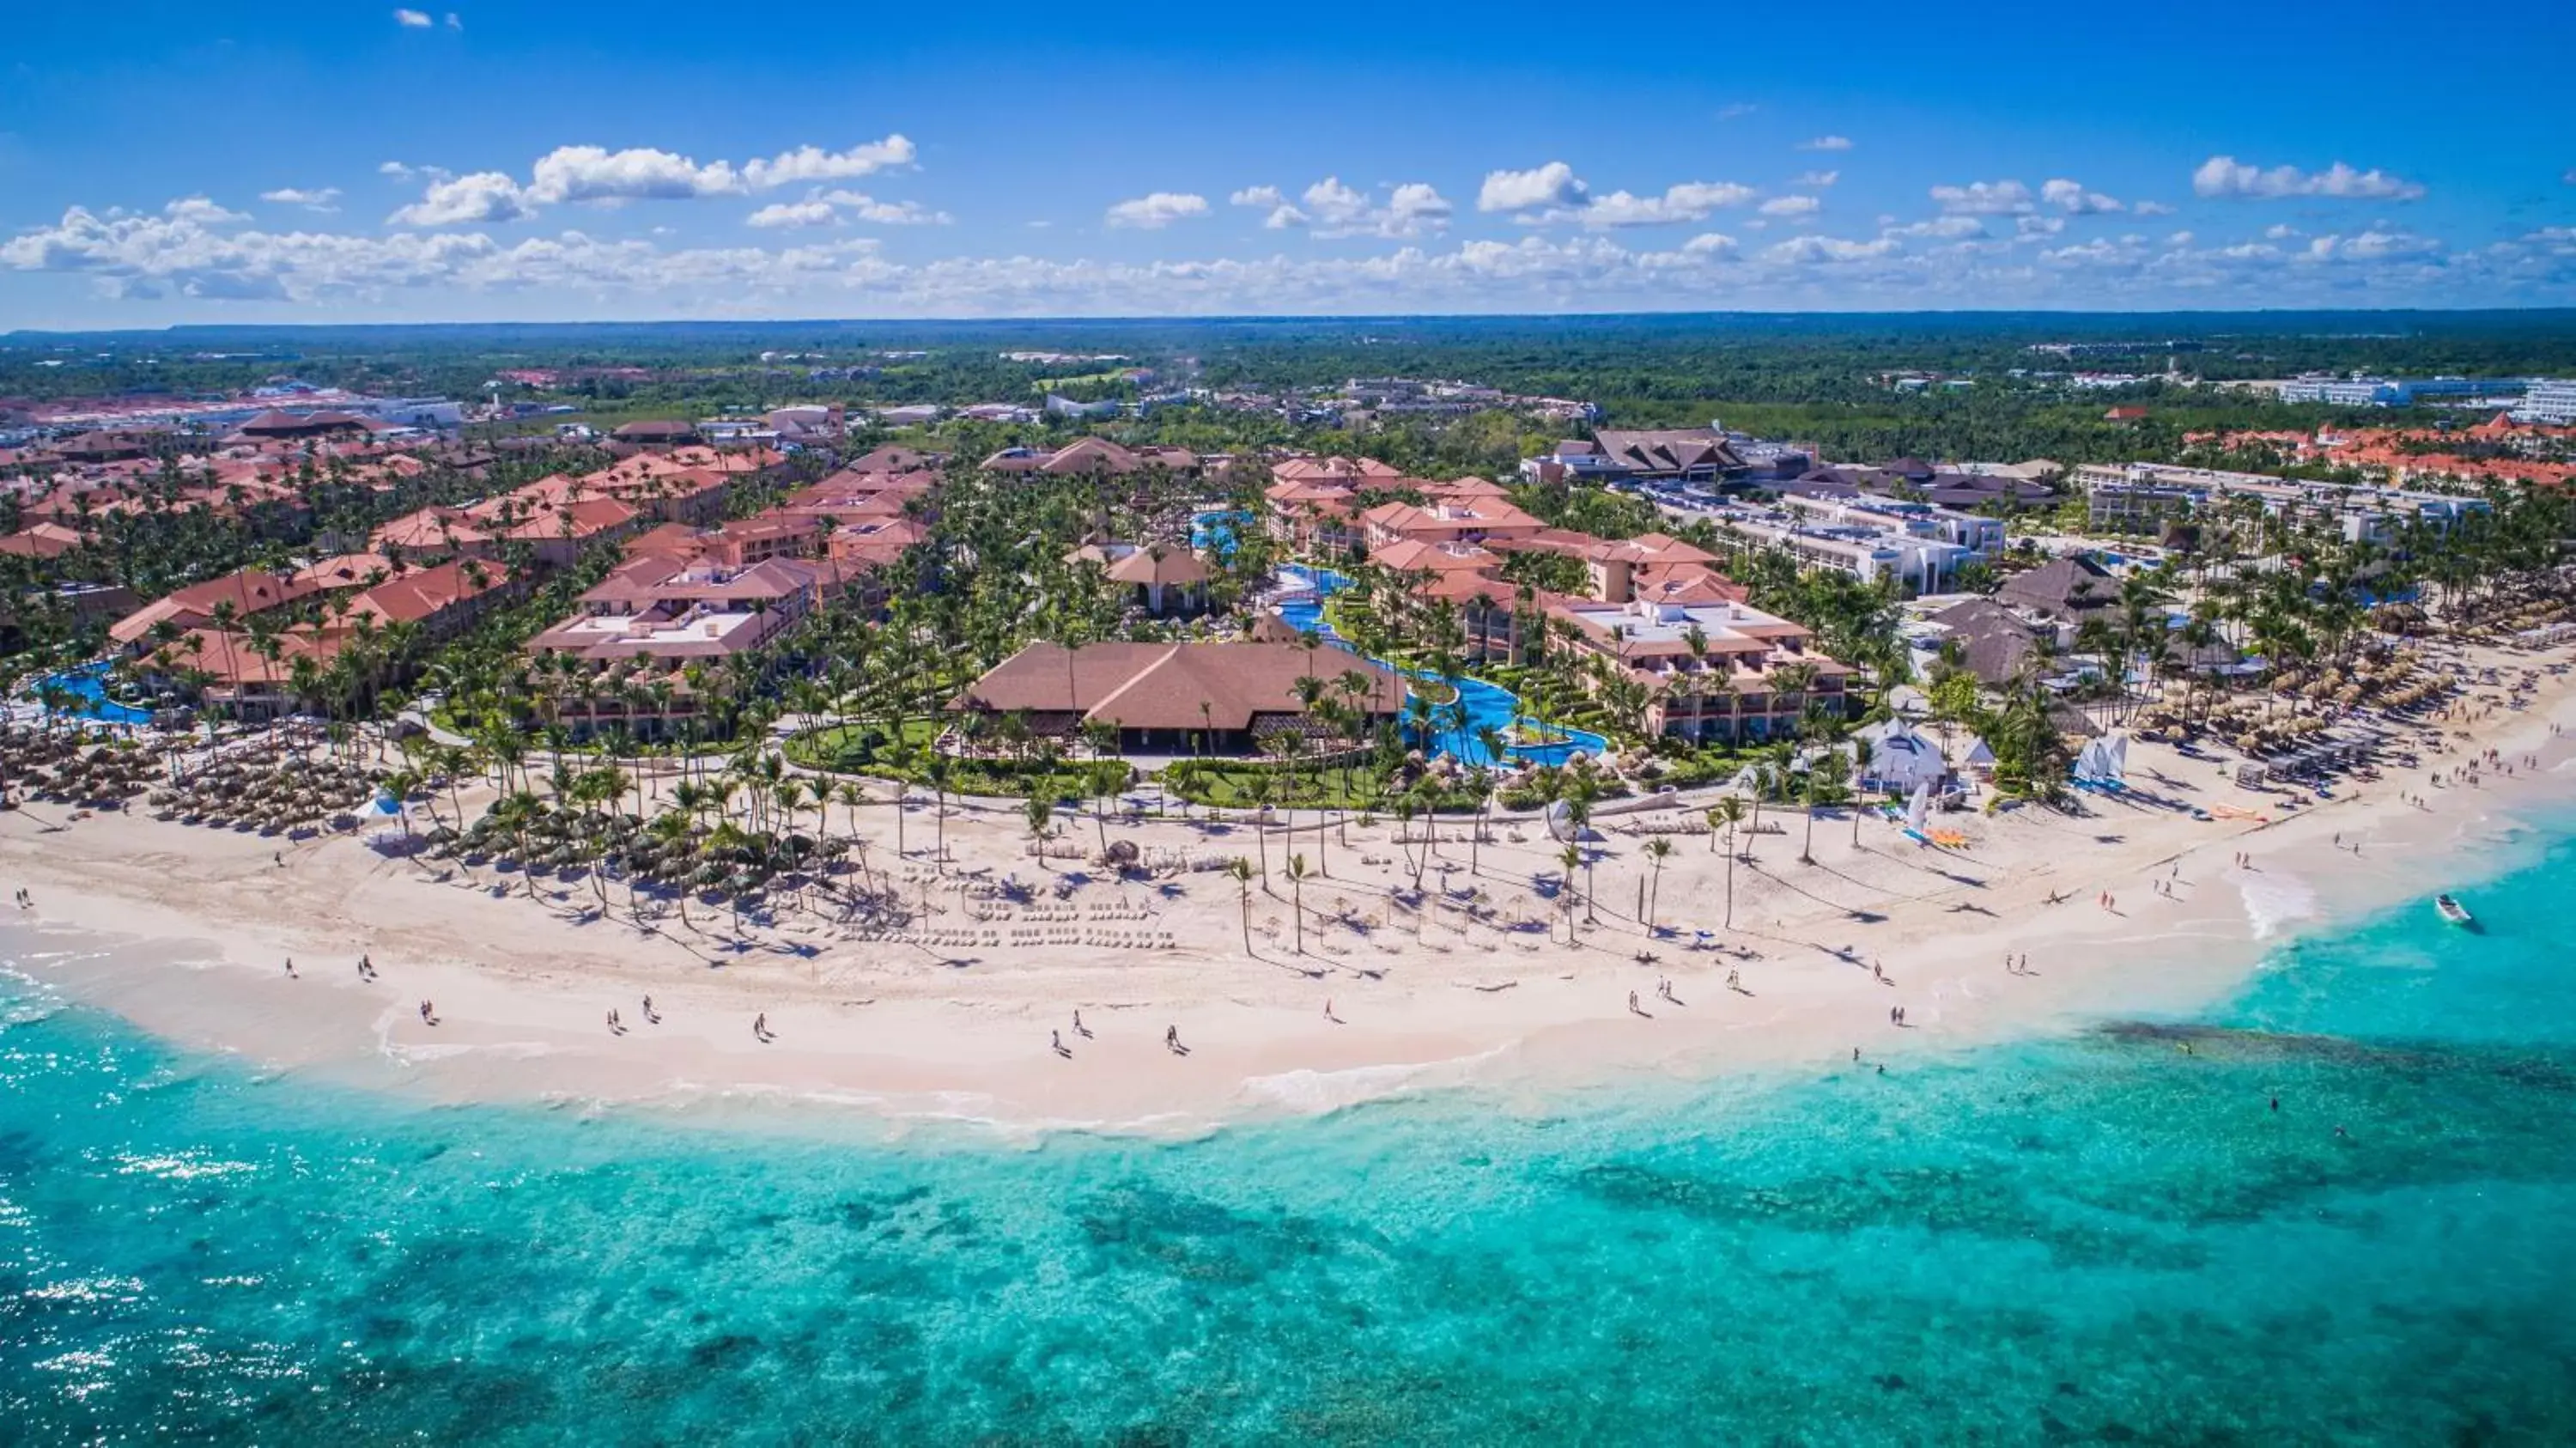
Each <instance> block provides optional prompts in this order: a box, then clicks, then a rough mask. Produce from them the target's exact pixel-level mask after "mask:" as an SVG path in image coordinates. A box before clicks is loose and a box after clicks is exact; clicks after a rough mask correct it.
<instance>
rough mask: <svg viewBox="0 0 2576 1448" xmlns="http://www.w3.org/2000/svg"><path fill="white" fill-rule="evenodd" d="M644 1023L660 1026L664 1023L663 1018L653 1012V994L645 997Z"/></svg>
mask: <svg viewBox="0 0 2576 1448" xmlns="http://www.w3.org/2000/svg"><path fill="white" fill-rule="evenodd" d="M644 1024H646V1025H648V1026H658V1025H660V1024H662V1018H661V1017H660V1016H657V1015H655V1014H653V998H652V997H651V996H646V997H645V998H644Z"/></svg>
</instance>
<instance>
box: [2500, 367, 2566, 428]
mask: <svg viewBox="0 0 2576 1448" xmlns="http://www.w3.org/2000/svg"><path fill="white" fill-rule="evenodd" d="M2513 415H2514V419H2515V420H2516V421H2519V422H2531V423H2539V424H2541V425H2542V426H2545V427H2576V378H2547V377H2535V378H2533V379H2532V382H2531V387H2530V390H2528V391H2526V392H2524V393H2523V395H2522V405H2521V406H2520V407H2517V408H2515V409H2514V411H2513Z"/></svg>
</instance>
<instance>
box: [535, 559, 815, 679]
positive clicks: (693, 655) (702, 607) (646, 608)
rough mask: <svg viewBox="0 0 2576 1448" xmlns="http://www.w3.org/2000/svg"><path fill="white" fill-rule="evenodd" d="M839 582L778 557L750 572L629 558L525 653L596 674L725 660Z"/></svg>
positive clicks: (803, 611) (789, 623) (781, 628)
mask: <svg viewBox="0 0 2576 1448" xmlns="http://www.w3.org/2000/svg"><path fill="white" fill-rule="evenodd" d="M839 583H840V572H839V570H837V569H835V568H833V567H832V566H831V565H829V564H809V563H803V562H797V561H793V560H789V559H783V558H773V559H771V560H769V561H768V562H765V563H757V564H753V565H751V566H749V567H733V566H729V565H725V564H717V563H704V562H689V561H686V560H682V559H677V558H666V557H644V558H635V559H631V560H629V561H627V562H625V563H623V564H620V565H619V566H618V567H617V568H616V569H615V570H614V571H613V572H611V573H610V574H609V575H608V577H607V578H605V579H603V580H601V581H600V583H599V584H598V585H597V586H596V587H594V588H592V589H590V590H589V591H588V592H586V593H584V594H582V595H581V597H580V599H579V605H580V611H579V612H577V613H575V614H574V615H573V616H572V617H570V618H568V619H565V620H564V621H562V622H561V623H558V624H556V625H555V626H554V627H552V628H549V629H547V630H546V631H545V632H543V633H540V634H538V635H537V636H536V637H535V638H533V639H530V640H529V641H528V646H527V647H528V651H529V652H530V653H533V654H565V655H570V656H571V657H573V658H576V659H579V660H581V661H583V662H586V663H591V664H602V665H604V664H608V663H612V662H615V661H617V660H621V659H638V658H640V659H652V660H656V661H660V662H663V663H666V664H672V665H677V664H681V663H685V662H690V661H711V660H716V659H723V658H728V657H731V656H733V655H736V654H741V653H746V652H748V651H750V650H752V649H755V648H758V647H760V646H761V645H762V644H765V643H767V642H769V641H770V640H771V639H773V638H776V637H778V636H779V635H780V634H782V633H785V632H786V631H787V630H788V629H790V628H792V627H794V626H795V625H796V624H797V622H799V621H800V620H802V619H803V618H804V617H805V616H806V615H807V614H808V613H810V612H812V611H813V608H814V606H815V604H816V603H818V602H819V601H821V599H822V597H823V595H824V593H825V592H826V590H827V589H829V590H831V591H835V592H837V590H838V588H839Z"/></svg>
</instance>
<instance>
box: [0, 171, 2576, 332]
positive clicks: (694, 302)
mask: <svg viewBox="0 0 2576 1448" xmlns="http://www.w3.org/2000/svg"><path fill="white" fill-rule="evenodd" d="M851 194H853V195H856V194H858V193H851ZM795 204H796V203H794V202H789V203H785V205H787V206H791V207H792V206H794V205H795ZM805 204H807V205H816V204H819V205H822V206H827V207H829V208H830V209H831V210H832V211H833V213H834V214H835V215H836V216H838V217H839V218H841V219H842V220H844V221H850V220H855V219H856V213H855V209H854V208H853V207H852V206H850V205H848V204H847V203H844V202H842V201H839V200H835V199H833V196H832V195H830V194H825V195H819V196H813V197H809V198H807V200H806V203H805ZM1203 205H1204V203H1202V206H1203ZM1379 205H1382V206H1384V207H1387V208H1391V207H1392V206H1393V205H1394V202H1393V199H1392V197H1391V196H1390V197H1389V198H1388V199H1387V200H1386V201H1385V202H1383V203H1379ZM1372 209H1377V207H1374V206H1373V208H1372ZM1194 214H1204V210H1201V211H1200V212H1197V213H1194ZM805 215H807V216H809V217H810V216H811V215H812V213H810V212H808V213H805ZM232 217H233V213H230V212H228V211H226V210H224V209H223V208H221V207H218V206H214V205H213V204H212V203H210V202H208V203H202V204H199V203H198V201H197V199H196V198H183V200H182V201H181V202H178V203H174V204H173V205H171V206H169V207H164V208H161V209H159V210H156V211H146V212H141V213H128V212H122V211H113V210H111V211H105V212H99V213H93V212H91V211H88V210H86V209H83V208H79V207H74V208H71V209H69V210H66V211H65V212H63V213H62V216H61V219H60V221H59V222H57V223H55V224H52V225H48V226H42V227H37V228H34V229H32V230H29V231H25V232H22V233H20V234H17V235H15V236H10V237H7V238H5V239H0V269H5V270H7V271H14V272H20V273H49V274H52V275H54V276H57V277H63V278H70V279H75V280H86V281H87V282H88V283H89V284H90V285H91V286H92V287H93V288H94V290H95V291H96V292H97V293H98V294H100V295H102V296H106V297H122V298H126V299H129V300H130V301H132V302H134V303H135V304H136V305H135V309H134V315H135V316H136V317H138V318H143V317H147V316H150V317H168V318H170V319H172V320H178V319H186V318H190V317H194V316H202V315H205V314H206V312H207V309H208V307H210V306H211V305H212V304H213V303H215V302H218V301H222V302H240V303H245V304H248V309H247V310H245V311H244V312H243V313H242V315H245V316H248V315H261V316H273V317H293V316H295V315H297V314H298V309H299V308H305V307H310V306H315V305H322V304H327V305H329V306H330V307H331V308H332V310H333V314H334V315H336V316H341V317H363V316H420V315H444V316H450V317H462V316H471V315H485V316H519V317H525V316H545V315H562V314H566V313H567V312H571V313H580V314H592V313H594V312H596V311H597V310H598V309H599V308H601V307H606V308H610V309H612V311H611V313H610V314H641V313H647V312H649V313H651V314H654V315H707V316H778V315H788V314H796V313H798V312H799V311H800V310H801V309H809V308H810V309H812V310H810V311H803V313H802V314H805V315H870V316H969V315H980V316H995V315H1013V316H1075V315H1089V316H1138V315H1148V314H1160V315H1191V314H1196V315H1207V314H1266V315H1314V314H1328V313H1329V314H1345V315H1354V314H1356V315H1367V314H1385V313H1389V312H1439V311H1463V312H1474V311H1485V312H1491V311H1523V312H1526V311H1552V310H1575V309H1595V310H1597V309H1603V308H1624V307H1637V308H1678V309H1689V310H1724V309H1728V308H1751V309H1765V310H1767V309H1775V308H1776V309H1783V310H1799V309H1813V308H1837V309H1853V308H1861V309H1885V308H1889V307H1895V306H1906V307H1924V306H1938V307H1960V308H1975V307H2016V306H2072V307H2084V308H2092V309H2119V308H2123V307H2129V308H2137V307H2154V306H2159V305H2162V306H2173V305H2196V306H2208V305H2213V304H2215V300H2216V299H2224V300H2225V301H2226V302H2229V303H2233V304H2236V305H2259V306H2293V305H2311V306H2312V305H2318V304H2324V305H2338V306H2339V305H2349V301H2348V299H2349V298H2352V297H2355V296H2359V295H2363V294H2368V295H2369V296H2370V297H2371V298H2372V299H2373V304H2379V305H2444V304H2450V305H2498V304H2504V305H2511V304H2516V303H2520V304H2523V305H2533V304H2548V303H2550V302H2555V301H2562V300H2565V301H2576V228H2569V227H2564V226H2560V227H2550V228H2543V229H2541V230H2537V231H2533V232H2530V233H2529V234H2528V235H2525V236H2523V237H2520V238H2517V239H2514V240H2510V241H2497V242H2493V243H2488V244H2485V245H2481V246H2478V247H2476V248H2474V249H2472V250H2467V251H2458V252H2455V251H2452V250H2450V249H2448V248H2446V247H2444V246H2443V244H2442V243H2441V242H2440V241H2439V240H2438V239H2435V238H2431V237H2424V236H2418V235H2414V234H2411V233H2408V232H2404V231H2401V230H2398V229H2395V228H2393V227H2389V226H2384V225H2382V226H2373V227H2370V228H2367V229H2361V230H2357V231H2352V232H2346V233H2343V234H2339V235H2336V236H2333V237H2329V238H2316V239H2300V240H2294V241H2287V242H2281V241H2273V240H2245V241H2241V242H2238V243H2236V244H2232V245H2229V244H2220V245H2214V246H2212V245H2203V244H2201V243H2199V242H2197V241H2195V240H2194V238H2193V237H2192V235H2191V234H2190V233H2187V232H2179V233H2175V234H2172V235H2169V236H2165V237H2163V238H2161V239H2159V240H2151V239H2149V238H2147V237H2144V236H2139V235H2120V236H2116V237H2097V238H2092V239H2087V240H2083V241H2081V242H2079V243H2077V244H2074V245H2064V246H2060V245H2056V244H2055V243H2049V244H2047V245H2041V246H2034V245H2030V244H2029V241H2030V240H2031V239H2035V238H2037V237H2039V236H2043V235H2045V234H2046V231H2047V228H2049V227H2051V226H2054V225H2067V219H2066V218H2065V217H2064V216H2063V215H2062V214H2061V213H2059V212H2058V211H2056V210H2055V209H2054V208H2049V209H2044V210H2043V209H2037V208H2034V209H2033V210H2032V211H2030V212H2026V213H2021V214H2020V215H2018V216H2016V217H2015V218H2014V219H2015V223H2016V227H2015V229H2016V230H2019V229H2023V228H2025V227H2026V228H2027V229H2028V230H2029V231H2030V232H2031V237H2030V238H2013V237H1995V236H1993V235H1991V233H1992V232H1993V231H1994V230H1996V229H1997V228H1996V227H1995V226H1994V224H1993V220H1992V219H1991V218H1989V219H1987V220H1984V221H1980V220H1979V219H1978V218H1976V217H1974V216H1966V215H1945V216H1937V217H1933V218H1930V219H1928V220H1925V221H1921V222H1916V223H1913V224H1911V225H1906V226H1897V225H1896V224H1895V223H1893V222H1889V223H1887V225H1888V229H1887V230H1886V231H1885V232H1883V233H1881V234H1879V235H1877V236H1875V237H1874V238H1867V237H1864V238H1845V237H1836V236H1829V235H1820V234H1816V233H1814V232H1809V233H1806V234H1801V235H1797V236H1794V237H1791V238H1788V239H1784V240H1782V241H1780V242H1778V243H1775V244H1763V245H1758V246H1757V245H1755V244H1753V243H1749V242H1748V243H1744V244H1739V243H1738V241H1737V240H1736V239H1735V237H1732V236H1728V235H1724V234H1720V233H1716V232H1703V233H1701V234H1699V235H1695V236H1692V237H1691V238H1690V239H1689V240H1687V241H1683V242H1679V243H1674V244H1665V245H1658V246H1632V245H1623V244H1622V239H1621V238H1616V237H1613V236H1611V235H1608V234H1604V233H1590V234H1582V233H1578V234H1575V235H1572V236H1568V237H1564V238H1555V237H1549V236H1545V235H1526V236H1523V237H1520V238H1519V239H1517V240H1516V241H1494V240H1481V239H1480V240H1474V241H1468V242H1464V243H1458V244H1452V245H1445V246H1429V245H1398V246H1395V247H1391V248H1383V249H1371V250H1370V251H1369V252H1367V253H1365V254H1356V255H1353V254H1337V255H1320V254H1307V255H1271V256H1264V257H1200V258H1191V257H1163V258H1159V259H1151V260H1129V261H1100V260H1089V259H1052V258H1037V257H1030V256H1026V255H1014V256H950V257H945V258H940V259H935V260H926V261H913V262H899V261H896V260H893V259H891V258H889V257H888V256H887V255H886V253H885V251H884V249H883V248H882V247H880V246H879V245H878V244H877V243H875V242H873V241H871V240H869V239H866V238H864V237H853V236H851V235H849V234H847V233H846V232H845V231H834V230H831V229H828V228H827V229H821V230H806V231H802V232H800V231H798V230H795V229H793V228H781V229H776V230H764V231H760V232H755V233H753V235H755V236H758V237H760V238H761V244H758V245H712V246H690V245H685V244H681V243H678V242H676V241H671V240H662V239H656V238H653V237H646V236H636V237H633V238H629V239H617V240H611V239H604V238H600V237H594V236H588V235H584V234H583V233H581V232H578V231H571V230H565V231H559V232H556V233H554V234H551V235H536V236H528V237H525V238H522V239H518V240H515V241H511V242H502V241H499V240H496V239H495V238H494V237H493V236H491V235H489V234H486V233H484V232H482V231H478V230H463V231H437V232H424V231H396V232H390V233H378V232H374V231H359V232H354V233H343V234H334V233H328V232H314V231H304V230H289V231H276V232H272V231H267V230H263V229H261V228H260V227H259V226H258V225H257V224H256V223H252V222H246V221H242V220H239V219H218V218H232ZM1762 219H1763V218H1759V217H1755V218H1751V219H1749V220H1748V222H1747V226H1748V227H1749V226H1750V225H1751V222H1752V221H1758V220H1762ZM2068 229H2069V230H2072V227H2071V226H2068ZM1735 230H1736V231H1737V233H1738V235H1742V234H1744V229H1743V228H1735ZM2016 240H2020V242H2021V244H2019V245H2016ZM154 298H158V299H160V300H159V301H158V302H153V301H151V300H150V299H154ZM2381 298H2385V301H2384V302H2382V301H2380V300H2379V299H2381Z"/></svg>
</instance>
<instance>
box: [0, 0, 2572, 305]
mask: <svg viewBox="0 0 2576 1448" xmlns="http://www.w3.org/2000/svg"><path fill="white" fill-rule="evenodd" d="M227 12H230V13H227ZM13 30H14V34H13V40H15V42H16V43H15V44H14V45H13V46H12V47H11V50H12V53H13V54H14V56H15V57H16V58H15V59H13V60H10V61H7V62H0V63H5V64H7V65H8V66H9V67H10V72H11V73H10V76H9V81H10V83H9V85H8V86H6V87H0V328H6V327H69V326H154V325H160V324H164V323H170V322H203V321H227V320H230V321H335V320H338V321H365V320H476V319H528V320H540V319H585V318H652V317H706V316H797V317H820V316H850V317H870V316H991V315H1106V314H1115V315H1130V314H1167V313H1308V312H1315V313H1335V312H1340V313H1352V312H1360V313H1367V312H1403V311H1430V312H1521V311H1602V310H1630V309H1666V310H1709V309H1727V308H1758V309H1772V308H1789V309H1845V310H1883V309H1909V308H1951V307H2079V308H2110V309H2117V308H2127V307H2154V308H2164V307H2212V308H2235V307H2245V306H2309V305H2319V306H2499V305H2501V306H2513V305H2569V304H2576V120H2571V119H2570V118H2569V117H2568V115H2567V114H2566V110H2565V102H2564V99H2563V96H2562V95H2560V94H2559V91H2560V89H2561V88H2559V87H2557V86H2555V85H2554V84H2552V83H2550V82H2548V81H2546V80H2544V79H2542V77H2541V76H2540V74H2538V73H2537V72H2535V71H2533V70H2532V69H2531V68H2530V67H2529V65H2528V64H2527V62H2529V61H2531V60H2532V59H2534V58H2537V57H2544V56H2566V55H2570V54H2576V7H2554V6H2532V7H2523V8H2521V9H2519V10H2516V11H2514V12H2512V13H2511V14H2510V15H2509V16H2504V17H2485V18H2482V19H2481V20H2480V21H2479V22H2478V23H2476V24H2466V23H2464V24H2460V25H2456V26H2449V27H2446V26H2444V25H2443V24H2442V23H2441V17H2440V16H2438V15H2427V14H2426V13H2424V12H2422V11H2421V10H2420V9H2417V8H2414V7H2406V8H2400V7H2398V6H2394V5H2381V4H2361V5H2350V4H2348V5H2345V6H2343V7H2339V8H2337V9H2335V10H2332V11H2330V12H2320V11H2318V10H2316V9H2315V8H2314V7H2311V6H2298V7H2291V6H2287V5H2252V6H2248V5H2217V4H2206V3H2197V0H2194V3H2185V4H2180V5H2171V6H2165V7H2159V8H2158V9H2156V10H2154V11H2153V12H2151V13H2150V12H2136V11H2131V12H2125V13H2123V14H2119V15H2111V14H2087V13H2084V12H2083V11H2082V10H2081V9H2080V8H2079V7H2066V6H2062V5H2059V6H2049V7H2039V6H2026V5H2018V4H2008V5H2000V6H1987V7H1983V8H1980V9H1978V10H1976V11H1974V12H1973V13H1971V12H1963V11H1959V10H1957V9H1955V8H1953V7H1926V6H1921V5H1917V4H1881V3H1876V0H1868V3H1860V4H1846V5H1843V6H1839V7H1831V8H1824V7H1806V6H1766V7H1760V8H1754V7H1744V6H1737V5H1727V4H1706V3H1704V4H1697V5H1687V6H1668V7H1667V6H1625V7H1620V6H1604V7H1592V8H1585V7H1567V6H1563V5H1553V6H1548V7H1537V6H1519V5H1514V4H1509V3H1505V4H1499V5H1483V6H1477V7H1472V8H1469V7H1457V8H1452V7H1442V6H1422V5H1415V6H1387V7H1382V8H1366V7H1362V8H1357V9H1344V10H1332V9H1327V10H1323V11H1312V10H1309V11H1304V12H1295V13H1291V12H1282V11H1280V10H1278V9H1277V8H1276V7H1248V6H1231V7H1211V8H1188V9H1184V8H1180V7H1171V6H1158V5H1150V4H1147V5H1130V6H1125V7H1118V8H1115V9H1112V10H1103V11H1094V12H1085V11H1083V10H1081V9H1080V8H1079V7H1065V6H1061V5H1054V6H1045V7H1038V6H1029V5H1021V4H1016V3H1001V4H995V3H990V0H986V3H979V4H976V5H957V6H932V7H919V6H916V7H910V8H907V9H904V10H901V11H899V12H880V11H876V10H875V9H874V8H873V7H853V6H798V5H772V6H761V7H744V8H742V9H741V10H738V11H736V10H727V9H717V8H713V7H696V6H677V5H668V4H655V3H630V4H621V5H617V6H605V5H593V4H587V3H571V4H551V5H547V6H543V7H536V6H525V7H520V6H512V7H490V6H477V5H474V4H471V3H470V0H468V3H466V4H465V5H464V7H463V8H460V9H458V10H455V11H450V10H448V9H446V8H444V7H443V6H441V7H438V8H432V9H423V10H418V11H413V10H408V9H402V10H398V9H395V8H392V7H386V6H374V5H360V4H354V3H351V4H331V5H323V4H313V3H307V4H301V5H297V4H283V5H266V6H258V7H209V6H204V5H202V4H199V5H193V6H178V5H164V4H157V3H143V4H126V5H118V6H102V7H87V8H79V7H59V6H56V7H45V8H44V10H43V11H42V12H41V13H36V14H31V15H27V16H23V17H20V18H17V19H15V20H14V21H13Z"/></svg>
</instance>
